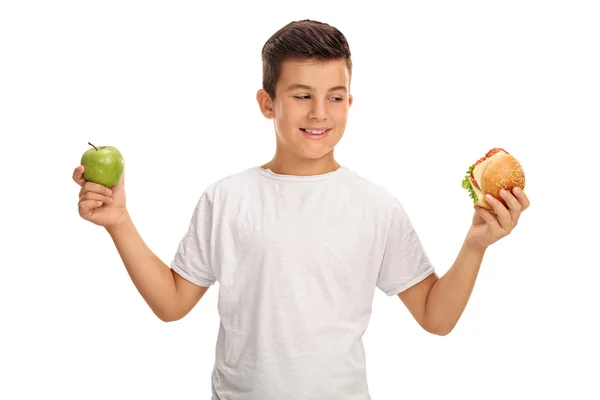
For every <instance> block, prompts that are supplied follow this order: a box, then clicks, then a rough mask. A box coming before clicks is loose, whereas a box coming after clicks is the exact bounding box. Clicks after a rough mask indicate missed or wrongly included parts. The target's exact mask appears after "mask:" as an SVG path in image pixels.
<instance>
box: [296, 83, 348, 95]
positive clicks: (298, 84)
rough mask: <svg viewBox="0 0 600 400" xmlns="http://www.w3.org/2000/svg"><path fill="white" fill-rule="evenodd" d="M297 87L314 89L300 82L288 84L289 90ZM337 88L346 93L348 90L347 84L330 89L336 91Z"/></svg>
mask: <svg viewBox="0 0 600 400" xmlns="http://www.w3.org/2000/svg"><path fill="white" fill-rule="evenodd" d="M296 89H304V90H314V88H313V87H311V86H308V85H302V84H300V83H293V84H291V85H290V86H288V88H287V91H288V92H289V91H290V90H296ZM336 90H342V91H344V92H346V93H347V92H348V89H347V88H346V86H334V87H332V88H330V89H329V91H330V92H334V91H336Z"/></svg>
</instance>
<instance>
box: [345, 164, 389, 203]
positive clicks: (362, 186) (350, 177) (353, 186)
mask: <svg viewBox="0 0 600 400" xmlns="http://www.w3.org/2000/svg"><path fill="white" fill-rule="evenodd" d="M346 169H347V173H346V175H345V181H346V183H347V185H348V187H349V189H350V190H351V192H352V196H353V198H354V199H355V201H357V202H361V203H363V204H366V205H367V204H368V205H372V206H376V207H378V208H384V209H387V210H391V209H392V207H394V206H395V204H399V199H398V197H397V195H396V194H394V193H392V191H391V190H390V189H389V188H388V187H387V186H385V185H384V184H381V183H376V182H375V181H373V180H371V179H369V178H366V177H364V176H363V175H361V174H360V173H358V172H356V171H354V170H351V169H349V168H346Z"/></svg>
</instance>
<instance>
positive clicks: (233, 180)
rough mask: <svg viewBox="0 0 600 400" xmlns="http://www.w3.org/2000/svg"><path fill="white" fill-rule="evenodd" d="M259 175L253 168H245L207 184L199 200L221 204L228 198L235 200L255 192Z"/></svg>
mask: <svg viewBox="0 0 600 400" xmlns="http://www.w3.org/2000/svg"><path fill="white" fill-rule="evenodd" d="M258 181H259V174H258V173H257V170H256V168H255V167H250V168H246V169H244V170H241V171H238V172H236V173H233V174H230V175H227V176H225V177H223V178H221V179H219V180H217V181H214V182H211V183H209V184H208V185H207V186H206V188H205V189H204V192H203V193H202V196H201V200H203V201H208V202H209V203H211V204H212V203H214V202H223V201H225V200H227V199H228V198H232V197H233V198H236V197H240V196H243V195H244V193H248V191H249V190H256V185H257V184H258Z"/></svg>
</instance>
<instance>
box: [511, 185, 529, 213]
mask: <svg viewBox="0 0 600 400" xmlns="http://www.w3.org/2000/svg"><path fill="white" fill-rule="evenodd" d="M512 192H513V194H514V195H515V197H516V198H517V200H519V203H520V204H521V211H525V210H526V209H527V208H529V204H530V203H529V198H528V197H527V195H526V194H525V192H524V191H523V189H521V188H520V187H518V186H517V187H515V188H513V190H512Z"/></svg>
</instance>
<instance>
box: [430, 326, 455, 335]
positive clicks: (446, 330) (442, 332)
mask: <svg viewBox="0 0 600 400" xmlns="http://www.w3.org/2000/svg"><path fill="white" fill-rule="evenodd" d="M452 331H453V328H452V327H450V328H436V329H427V332H429V333H431V334H432V335H436V336H448V335H449V334H450V332H452Z"/></svg>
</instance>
